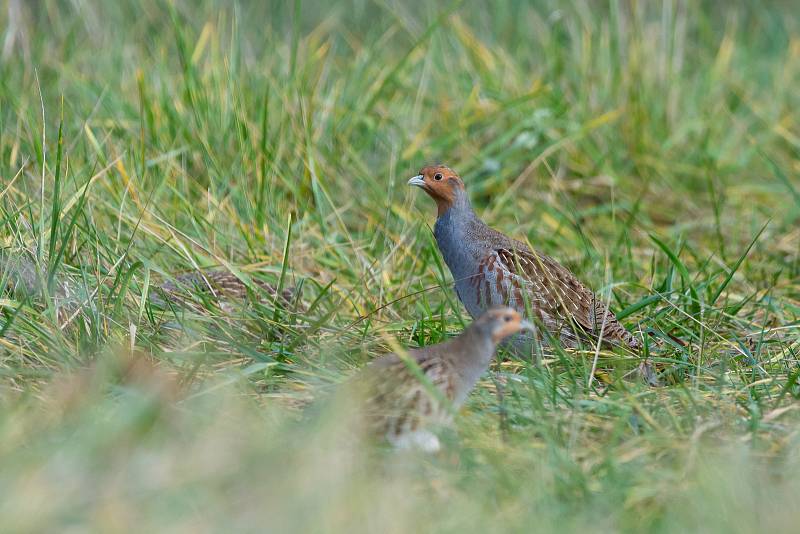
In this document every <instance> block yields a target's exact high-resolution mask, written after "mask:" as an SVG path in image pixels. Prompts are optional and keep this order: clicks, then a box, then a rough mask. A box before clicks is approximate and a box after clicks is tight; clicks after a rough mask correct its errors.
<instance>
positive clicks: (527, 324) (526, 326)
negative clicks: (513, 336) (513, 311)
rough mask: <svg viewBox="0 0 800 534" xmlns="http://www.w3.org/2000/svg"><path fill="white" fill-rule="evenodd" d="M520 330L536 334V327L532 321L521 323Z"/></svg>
mask: <svg viewBox="0 0 800 534" xmlns="http://www.w3.org/2000/svg"><path fill="white" fill-rule="evenodd" d="M519 330H520V332H521V331H523V330H527V331H528V332H535V331H536V327H535V326H534V325H533V323H532V322H530V321H520V322H519Z"/></svg>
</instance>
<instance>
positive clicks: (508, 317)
mask: <svg viewBox="0 0 800 534" xmlns="http://www.w3.org/2000/svg"><path fill="white" fill-rule="evenodd" d="M511 319H512V317H511V316H510V315H506V316H505V321H506V322H507V323H508V322H510V321H511Z"/></svg>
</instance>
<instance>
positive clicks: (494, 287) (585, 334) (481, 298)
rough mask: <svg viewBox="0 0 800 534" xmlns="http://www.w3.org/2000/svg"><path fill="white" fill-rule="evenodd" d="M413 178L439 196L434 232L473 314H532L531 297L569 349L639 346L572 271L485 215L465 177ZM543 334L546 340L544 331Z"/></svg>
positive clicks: (428, 172) (428, 173) (425, 174)
mask: <svg viewBox="0 0 800 534" xmlns="http://www.w3.org/2000/svg"><path fill="white" fill-rule="evenodd" d="M408 183H409V185H413V186H417V187H420V188H422V189H423V190H424V191H425V192H426V193H427V194H428V195H430V197H431V198H433V200H435V201H436V206H437V208H438V217H437V219H436V225H435V226H434V230H433V234H434V237H435V238H436V243H437V245H438V246H439V250H440V251H441V253H442V256H443V257H444V261H445V263H446V264H447V266H448V267H449V268H450V272H451V273H452V274H453V278H454V279H455V288H456V293H457V294H458V298H459V299H460V300H461V302H462V303H463V304H464V306H465V307H466V308H467V311H468V312H469V314H470V315H472V317H478V316H480V314H481V313H483V311H484V310H486V309H487V308H489V307H490V306H495V305H507V306H510V307H511V308H514V309H516V310H518V311H520V312H521V313H525V309H526V301H527V303H528V305H529V306H530V310H531V313H532V316H531V317H530V319H532V320H533V321H534V322H535V323H536V325H537V326H538V327H540V328H541V327H544V329H545V330H546V331H547V332H548V333H549V335H550V336H552V337H553V338H556V339H559V340H560V342H561V344H562V345H564V346H566V347H575V346H577V345H578V344H579V342H580V340H594V341H596V340H597V339H601V340H602V341H603V342H607V343H609V344H612V345H619V346H623V347H627V348H629V349H632V350H638V349H639V347H640V343H639V340H638V339H636V338H635V337H634V336H633V335H632V334H631V333H630V332H628V331H627V330H626V329H625V327H624V326H622V325H621V324H620V322H619V321H618V320H617V318H616V317H615V316H614V314H613V313H612V312H611V311H610V310H609V309H608V307H607V306H606V304H605V303H604V302H603V301H602V300H601V299H599V298H598V297H597V296H596V295H595V294H594V293H593V292H592V291H591V290H590V289H588V288H587V287H586V286H584V285H583V284H582V283H581V282H580V281H579V280H578V279H577V278H575V275H573V274H572V273H571V272H569V270H567V269H566V268H565V267H563V266H562V265H560V264H559V263H558V262H557V261H556V260H554V259H553V258H551V257H549V256H546V255H544V254H542V253H539V252H535V251H533V250H531V249H530V248H529V247H528V246H527V245H526V244H525V243H522V242H521V241H517V240H515V239H511V238H509V237H507V236H505V235H503V234H501V233H500V232H498V231H497V230H494V229H492V228H490V227H489V226H487V225H486V224H485V223H484V222H483V221H481V220H480V219H479V218H478V216H477V215H475V212H474V211H472V206H471V205H470V202H469V197H468V196H467V192H466V190H465V189H464V182H463V181H462V180H461V178H459V176H458V175H457V174H456V173H455V172H454V171H453V170H452V169H450V168H448V167H445V166H430V167H425V168H423V169H422V170H421V171H420V173H419V175H417V176H414V177H413V178H411V179H410V180H409V181H408ZM538 337H539V338H544V336H542V335H541V333H540V334H539V336H538ZM523 342H524V340H522V339H521V338H519V337H518V338H517V339H516V340H515V344H518V343H523Z"/></svg>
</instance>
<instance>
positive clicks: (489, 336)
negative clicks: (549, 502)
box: [353, 307, 532, 451]
mask: <svg viewBox="0 0 800 534" xmlns="http://www.w3.org/2000/svg"><path fill="white" fill-rule="evenodd" d="M530 327H532V325H530V324H529V323H527V321H523V320H522V317H521V316H520V314H519V313H517V312H516V311H514V310H511V309H509V308H504V307H499V308H493V309H490V310H489V311H487V312H486V313H484V314H483V315H482V316H481V317H480V318H479V319H478V320H476V321H475V322H473V323H472V324H471V325H470V326H469V327H467V329H466V330H464V332H462V333H461V334H460V335H459V336H458V337H456V338H454V339H451V340H450V341H447V342H444V343H440V344H437V345H432V346H429V347H425V348H421V349H410V350H408V351H407V353H406V354H402V355H400V354H395V353H392V354H386V355H384V356H382V357H380V358H378V359H376V360H374V361H373V362H371V363H370V364H369V365H368V366H367V367H366V368H365V369H364V370H363V371H362V372H361V373H359V375H357V376H356V377H355V379H354V381H353V387H355V388H356V391H357V392H358V395H359V398H360V399H361V401H360V402H361V406H360V408H359V409H360V411H361V413H362V414H363V418H364V423H365V424H366V427H367V429H368V431H369V433H370V434H371V435H376V436H379V437H384V438H385V439H386V440H387V441H388V442H389V443H390V444H392V445H393V446H395V447H396V448H399V449H406V448H417V449H422V450H425V451H435V450H438V449H439V440H438V438H437V437H436V435H435V434H434V433H433V432H432V431H431V428H433V427H436V426H441V425H448V424H450V423H451V422H452V418H453V414H454V413H455V412H456V411H457V410H458V408H459V407H460V406H461V405H462V404H463V403H464V401H465V400H466V398H467V395H468V394H469V392H470V391H472V388H474V387H475V384H476V383H477V382H478V380H479V379H480V377H481V375H482V374H483V373H484V372H486V370H487V369H488V368H489V363H490V362H491V359H492V356H493V355H494V353H495V348H496V347H497V344H498V343H499V342H501V341H502V340H503V339H505V338H506V337H508V336H510V335H513V334H515V333H517V332H519V331H520V330H521V329H525V328H530Z"/></svg>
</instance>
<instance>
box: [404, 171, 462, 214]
mask: <svg viewBox="0 0 800 534" xmlns="http://www.w3.org/2000/svg"><path fill="white" fill-rule="evenodd" d="M408 185H415V186H417V187H420V188H422V189H423V190H424V191H425V192H426V193H428V195H430V197H431V198H432V199H433V200H435V201H436V207H437V208H438V209H439V215H441V214H443V213H444V212H445V211H447V210H448V208H450V206H452V205H453V202H454V201H455V198H456V194H457V191H459V190H461V191H463V190H464V182H462V181H461V178H459V177H458V174H456V172H455V171H454V170H453V169H451V168H449V167H445V166H444V165H430V166H428V167H423V168H422V170H420V171H419V174H418V175H417V176H414V177H413V178H411V179H410V180H409V181H408Z"/></svg>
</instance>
